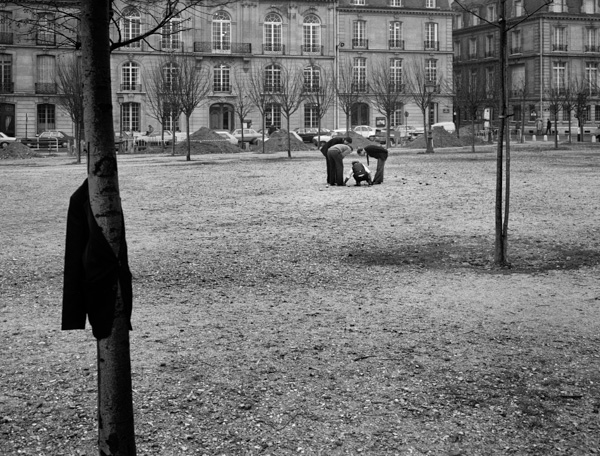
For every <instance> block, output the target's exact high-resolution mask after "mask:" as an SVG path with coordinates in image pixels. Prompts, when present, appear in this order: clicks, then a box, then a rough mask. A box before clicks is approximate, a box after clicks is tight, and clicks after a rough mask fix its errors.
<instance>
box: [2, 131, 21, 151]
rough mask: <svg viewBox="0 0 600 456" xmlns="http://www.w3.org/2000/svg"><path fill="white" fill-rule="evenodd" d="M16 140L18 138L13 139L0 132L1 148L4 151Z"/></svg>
mask: <svg viewBox="0 0 600 456" xmlns="http://www.w3.org/2000/svg"><path fill="white" fill-rule="evenodd" d="M16 140H17V138H13V137H12V136H8V135H6V134H4V133H2V132H0V147H2V149H4V148H5V147H7V146H8V145H9V144H10V143H14V142H15V141H16Z"/></svg>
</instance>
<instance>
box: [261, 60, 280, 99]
mask: <svg viewBox="0 0 600 456" xmlns="http://www.w3.org/2000/svg"><path fill="white" fill-rule="evenodd" d="M265 91H266V92H281V67H280V66H278V65H269V66H268V67H267V68H265Z"/></svg>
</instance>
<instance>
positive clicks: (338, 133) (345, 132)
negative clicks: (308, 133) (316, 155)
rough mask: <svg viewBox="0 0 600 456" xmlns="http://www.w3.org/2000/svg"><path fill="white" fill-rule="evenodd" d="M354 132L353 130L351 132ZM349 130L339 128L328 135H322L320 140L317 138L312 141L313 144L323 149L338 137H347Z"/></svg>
mask: <svg viewBox="0 0 600 456" xmlns="http://www.w3.org/2000/svg"><path fill="white" fill-rule="evenodd" d="M350 131H352V130H350ZM347 135H348V130H346V129H345V128H337V129H335V130H331V132H330V133H329V134H328V135H321V136H320V137H319V138H317V136H315V137H314V138H313V140H312V142H313V144H314V145H315V146H317V147H323V145H324V144H325V143H326V142H327V141H329V140H330V139H331V138H335V137H336V136H347ZM317 139H319V144H317Z"/></svg>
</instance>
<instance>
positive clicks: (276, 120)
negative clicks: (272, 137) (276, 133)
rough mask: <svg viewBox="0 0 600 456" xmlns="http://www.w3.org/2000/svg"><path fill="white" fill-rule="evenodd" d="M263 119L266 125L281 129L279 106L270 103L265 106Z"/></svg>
mask: <svg viewBox="0 0 600 456" xmlns="http://www.w3.org/2000/svg"><path fill="white" fill-rule="evenodd" d="M265 119H266V120H267V125H274V126H275V127H276V128H281V105H279V104H277V103H271V104H268V105H267V106H265Z"/></svg>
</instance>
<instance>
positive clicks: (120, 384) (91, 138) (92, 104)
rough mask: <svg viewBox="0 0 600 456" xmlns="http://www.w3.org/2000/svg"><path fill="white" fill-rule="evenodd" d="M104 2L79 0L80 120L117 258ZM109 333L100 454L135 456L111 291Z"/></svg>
mask: <svg viewBox="0 0 600 456" xmlns="http://www.w3.org/2000/svg"><path fill="white" fill-rule="evenodd" d="M109 14H110V1H109V0H94V1H86V2H81V39H82V58H83V62H82V63H83V79H84V124H85V135H86V140H87V143H88V147H89V150H88V155H89V162H88V186H89V194H90V205H91V208H92V212H93V214H94V217H95V219H96V222H97V223H98V226H99V227H100V229H101V230H102V232H103V234H104V237H105V238H106V240H107V241H108V243H109V244H110V246H111V248H112V249H113V252H114V253H115V255H117V256H118V254H119V251H120V249H121V248H122V247H123V246H122V245H121V243H122V242H124V240H125V236H124V231H125V226H124V222H123V213H122V208H121V199H120V195H119V181H118V173H117V157H116V152H115V143H114V141H115V137H114V129H113V115H112V108H113V107H112V103H111V100H112V96H111V80H110V75H111V72H110V41H109ZM116 299H117V301H116V307H115V318H114V322H113V327H112V332H111V335H110V336H109V337H107V338H104V339H100V340H98V343H97V345H98V347H97V349H98V446H99V454H100V456H132V455H135V454H136V448H135V436H134V427H133V404H132V388H131V361H130V350H129V319H128V315H126V312H125V311H124V305H123V299H122V296H121V291H120V290H119V291H118V293H117V298H116Z"/></svg>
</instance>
